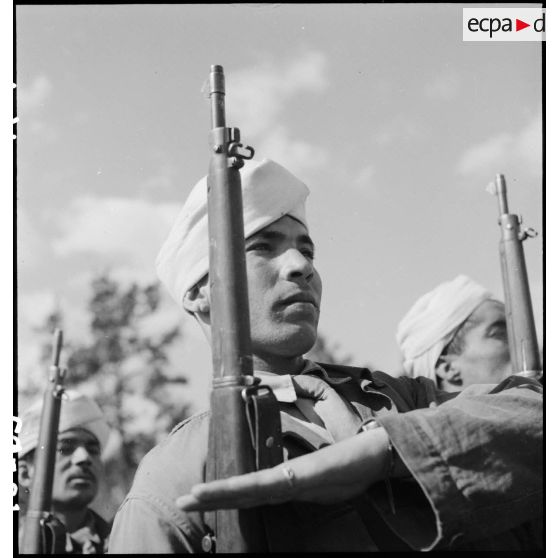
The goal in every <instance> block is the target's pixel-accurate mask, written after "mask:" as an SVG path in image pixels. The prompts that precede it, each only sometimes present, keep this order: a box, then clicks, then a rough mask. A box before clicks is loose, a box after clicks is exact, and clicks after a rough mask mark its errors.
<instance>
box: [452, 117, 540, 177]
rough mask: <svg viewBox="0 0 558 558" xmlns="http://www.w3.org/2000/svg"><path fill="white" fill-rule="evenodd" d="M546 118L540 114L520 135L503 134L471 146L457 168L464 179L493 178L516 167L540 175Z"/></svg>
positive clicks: (519, 132)
mask: <svg viewBox="0 0 558 558" xmlns="http://www.w3.org/2000/svg"><path fill="white" fill-rule="evenodd" d="M541 138H542V118H541V115H540V113H539V114H537V115H536V116H535V117H534V118H532V119H531V120H530V121H529V122H527V124H526V125H525V126H524V127H523V128H522V129H520V130H519V131H518V132H517V133H516V134H512V133H509V132H503V133H500V134H497V135H495V136H492V137H491V138H487V139H486V140H484V141H481V142H480V143H478V144H476V145H473V146H471V147H470V148H469V149H467V150H466V151H465V153H463V155H462V156H461V158H460V160H459V161H458V164H457V172H458V174H460V175H465V176H470V175H481V174H482V175H487V174H488V175H490V174H494V172H502V171H501V170H499V169H505V168H507V167H508V166H509V165H512V164H518V163H519V164H521V165H522V166H523V168H525V169H526V170H528V171H529V172H531V173H532V174H538V173H539V172H540V170H541V161H542V139H541Z"/></svg>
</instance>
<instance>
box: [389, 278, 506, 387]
mask: <svg viewBox="0 0 558 558" xmlns="http://www.w3.org/2000/svg"><path fill="white" fill-rule="evenodd" d="M396 339H397V343H398V345H399V347H400V349H401V352H402V354H403V358H404V361H403V366H404V368H405V372H406V373H407V374H408V375H409V376H411V377H412V378H417V377H419V376H424V377H426V378H430V379H431V380H434V381H436V382H437V384H438V386H439V387H440V388H441V389H444V390H445V391H461V390H462V389H464V388H466V387H468V386H470V385H474V384H494V383H498V382H500V381H501V380H502V379H504V378H505V377H506V376H508V375H509V374H511V362H510V352H509V346H508V338H507V333H506V315H505V308H504V305H503V303H502V302H500V301H498V300H495V299H494V297H493V295H492V294H491V293H490V292H488V291H487V290H486V289H485V288H484V287H483V286H482V285H479V284H478V283H476V282H475V281H473V280H472V279H470V278H469V277H466V276H465V275H458V276H457V277H456V278H455V279H453V280H452V281H446V282H444V283H442V284H441V285H438V286H437V287H436V288H435V289H433V290H432V291H430V292H428V293H426V294H425V295H423V296H421V297H420V298H419V299H418V300H417V301H416V302H415V304H414V305H413V306H412V308H411V309H410V310H409V312H408V313H407V314H406V315H405V317H404V318H403V319H402V320H401V322H400V323H399V326H398V328H397V334H396Z"/></svg>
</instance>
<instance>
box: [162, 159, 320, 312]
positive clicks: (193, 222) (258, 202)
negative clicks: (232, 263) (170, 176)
mask: <svg viewBox="0 0 558 558" xmlns="http://www.w3.org/2000/svg"><path fill="white" fill-rule="evenodd" d="M240 177H241V182H242V201H243V214H244V237H245V238H247V237H249V236H250V235H252V234H254V233H256V232H258V231H259V230H261V229H263V228H265V227H267V226H268V225H269V224H271V223H273V222H274V221H277V219H280V218H281V217H283V216H284V215H290V216H292V217H294V218H295V219H297V220H298V221H300V222H301V223H303V224H304V225H305V226H307V223H306V215H305V208H304V203H305V201H306V198H307V196H308V194H309V190H308V188H307V187H306V185H305V184H304V183H302V182H301V181H300V180H299V179H298V178H296V177H295V176H294V175H293V174H291V173H290V172H289V171H288V170H287V169H285V168H284V167H282V166H281V165H279V164H277V163H275V162H274V161H271V160H269V159H264V160H262V161H247V162H246V163H245V165H244V167H242V169H241V170H240ZM156 269H157V275H158V277H159V279H160V280H161V282H162V283H163V284H164V285H165V287H166V288H167V289H168V291H169V292H170V294H171V296H172V297H173V298H174V300H175V301H176V302H177V303H178V304H179V305H180V306H181V307H182V301H183V299H184V295H185V294H186V293H187V291H188V290H189V289H191V288H192V287H193V286H195V285H196V283H198V281H200V279H202V278H203V277H204V276H205V275H207V273H208V271H209V230H208V222H207V176H205V177H204V178H202V179H201V180H200V181H199V182H198V183H197V184H196V185H195V186H194V188H193V189H192V191H191V193H190V195H189V196H188V198H187V200H186V203H185V204H184V207H183V208H182V210H181V211H180V213H179V215H178V217H177V219H176V221H175V223H174V225H173V227H172V229H171V231H170V233H169V236H168V237H167V239H166V240H165V242H164V244H163V246H162V247H161V250H160V251H159V254H158V256H157V260H156Z"/></svg>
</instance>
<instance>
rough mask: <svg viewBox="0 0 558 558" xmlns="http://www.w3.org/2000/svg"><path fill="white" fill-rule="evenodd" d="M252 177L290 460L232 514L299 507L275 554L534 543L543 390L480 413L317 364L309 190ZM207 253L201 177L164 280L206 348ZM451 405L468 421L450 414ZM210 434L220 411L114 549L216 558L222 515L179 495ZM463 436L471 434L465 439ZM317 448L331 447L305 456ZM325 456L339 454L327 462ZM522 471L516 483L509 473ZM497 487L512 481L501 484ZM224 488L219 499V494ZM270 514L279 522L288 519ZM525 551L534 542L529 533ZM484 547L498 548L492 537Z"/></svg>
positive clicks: (251, 217) (151, 484)
mask: <svg viewBox="0 0 558 558" xmlns="http://www.w3.org/2000/svg"><path fill="white" fill-rule="evenodd" d="M240 174H241V180H242V192H243V202H244V207H243V213H244V228H245V231H244V232H245V251H246V271H247V279H248V298H249V306H250V308H249V310H250V332H251V337H252V352H253V355H252V356H253V362H254V374H255V376H257V377H259V378H260V379H261V380H262V382H263V383H265V384H267V385H268V386H269V387H270V388H271V389H272V391H273V393H274V394H275V396H276V398H277V400H278V402H279V405H280V409H281V420H282V427H283V445H284V450H285V451H286V452H287V455H288V458H289V461H287V462H286V463H285V464H284V465H279V466H277V467H274V468H272V469H268V470H266V471H260V472H259V473H254V474H253V475H247V477H248V478H246V476H243V477H238V478H237V479H236V482H238V483H239V484H240V487H241V488H242V487H244V488H243V494H242V495H241V496H240V498H236V497H235V494H236V492H235V491H236V490H237V488H238V485H237V484H235V483H233V484H232V485H231V486H229V488H232V489H233V495H232V498H231V497H230V495H227V496H226V498H225V500H226V502H225V503H224V502H222V501H221V502H219V505H220V506H222V507H237V506H239V505H241V504H242V505H243V506H250V505H258V504H262V503H264V504H266V503H269V501H270V499H272V500H273V501H274V502H276V501H282V500H285V499H292V500H302V502H300V501H297V502H293V503H292V504H291V505H290V507H289V508H288V513H290V514H292V517H293V519H294V523H295V524H296V533H295V532H294V531H289V532H284V531H282V529H283V525H282V524H281V525H279V526H278V528H277V529H271V530H269V531H267V529H266V532H267V543H268V546H269V549H270V550H271V551H285V550H290V551H299V552H304V551H307V552H321V551H329V552H335V551H337V552H351V551H361V552H374V551H378V550H410V549H415V550H429V549H432V548H436V549H438V548H446V547H448V546H452V545H453V547H459V548H462V546H459V545H460V544H461V543H460V542H459V543H456V544H454V543H455V541H463V542H466V541H470V540H475V541H476V542H479V541H480V539H486V538H490V537H492V536H493V535H495V534H498V535H499V536H500V539H501V541H504V542H505V544H506V548H507V549H512V548H518V546H519V547H520V546H521V544H523V543H522V542H521V541H522V540H524V539H520V538H518V537H519V535H518V536H515V535H513V534H512V533H510V532H509V530H510V529H511V528H512V527H517V529H518V533H521V534H523V531H524V529H523V527H521V524H523V523H525V522H527V521H528V520H530V519H531V518H532V517H533V516H536V515H537V514H539V513H540V510H539V509H538V507H537V504H538V502H539V500H540V494H541V493H542V482H541V480H540V471H539V469H538V468H537V467H536V466H535V465H534V464H533V455H536V456H538V458H540V455H539V454H540V453H541V452H540V451H539V449H536V450H535V449H533V448H540V442H539V441H538V440H539V435H540V431H541V430H542V425H538V423H537V425H535V427H534V428H533V421H535V422H537V420H538V417H539V416H540V399H541V398H540V394H539V393H538V388H539V387H540V386H538V384H537V383H536V382H534V384H536V385H533V386H529V388H528V389H512V386H511V385H510V386H506V387H508V388H510V389H506V387H502V390H503V391H502V393H505V396H500V394H497V395H494V396H486V395H485V397H486V399H487V400H486V401H483V402H482V405H481V406H482V409H483V412H482V413H481V414H480V415H479V413H478V412H477V408H478V405H479V401H477V399H475V397H469V398H462V399H460V398H458V397H455V394H447V393H444V392H440V391H437V390H436V387H435V384H434V383H433V382H432V381H431V380H428V379H425V378H421V379H419V380H414V379H410V378H394V377H392V376H390V375H388V374H384V373H383V372H371V371H370V370H368V369H366V368H356V367H350V366H339V365H334V364H325V363H316V362H313V361H311V360H309V359H308V358H305V354H306V353H307V352H308V351H309V349H310V348H311V347H312V345H313V344H314V342H315V341H316V338H317V327H318V318H319V315H320V304H321V291H322V285H321V280H320V276H319V274H318V271H317V269H316V267H315V265H314V243H313V241H312V239H311V237H310V232H309V226H308V222H307V219H306V217H305V211H304V203H305V200H306V197H307V196H308V188H307V187H306V186H305V185H304V184H303V183H302V182H301V181H300V180H299V179H298V178H296V177H295V176H294V175H293V174H292V173H290V172H289V171H288V170H287V169H285V168H283V167H282V166H280V165H278V164H277V163H274V162H273V161H269V160H264V161H261V162H251V163H248V164H246V166H245V167H244V168H243V169H241V171H240ZM208 251H209V239H208V232H207V182H206V178H204V179H202V180H201V181H200V182H198V184H197V185H196V186H195V187H194V189H193V190H192V192H191V194H190V196H189V197H188V199H187V200H186V203H185V205H184V208H183V209H182V211H181V212H180V215H179V216H178V218H177V221H176V223H175V224H174V226H173V228H172V230H171V232H170V235H169V237H168V238H167V240H166V241H165V243H164V245H163V247H162V249H161V251H160V253H159V257H158V258H157V271H158V274H159V277H160V279H161V280H162V282H163V283H164V284H165V286H166V287H167V288H168V290H169V292H170V293H171V295H172V297H173V298H174V299H175V301H176V302H177V303H178V305H179V307H180V309H181V310H182V311H184V310H185V311H186V312H187V313H188V314H189V315H192V316H194V317H195V318H196V320H197V321H198V322H199V323H200V325H201V327H202V328H203V330H204V331H205V332H206V334H207V336H208V338H209V337H210V335H211V332H210V327H209V326H210V324H211V312H210V308H211V293H210V285H209V283H208V281H207V274H208V269H209V264H208ZM521 381H522V382H525V383H528V380H521ZM531 387H532V388H533V389H531ZM458 399H459V401H458ZM522 399H523V400H525V401H523V403H522V402H521V400H522ZM444 401H447V403H444V404H442V403H443V402H444ZM453 402H455V407H457V409H455V408H454V407H451V408H450V407H448V405H449V404H450V403H453ZM431 403H439V406H438V407H437V408H434V407H430V404H431ZM502 405H504V406H509V407H512V408H513V410H514V413H515V414H516V415H517V419H516V421H515V422H514V423H510V422H509V421H507V422H506V424H505V425H502V424H501V421H500V419H498V420H497V421H495V419H494V415H493V413H491V412H490V411H489V410H490V409H492V408H493V407H496V408H499V407H500V406H502ZM487 409H488V410H487ZM518 409H520V411H519V412H517V411H518ZM495 422H496V423H497V424H495ZM208 424H209V412H205V413H200V414H198V415H195V416H193V417H190V418H188V419H187V420H185V421H184V422H182V423H181V424H179V425H178V426H177V427H176V428H175V429H174V430H173V431H172V432H171V434H170V435H169V437H168V438H167V439H166V440H165V441H164V442H162V443H161V444H159V445H158V446H157V447H155V448H154V449H153V450H152V451H151V452H150V453H149V454H147V455H146V456H145V457H144V459H143V460H142V462H141V464H140V466H139V468H138V471H137V473H136V477H135V479H134V483H133V486H132V488H131V490H130V492H129V494H128V495H127V497H126V499H125V500H124V502H123V503H122V505H121V507H120V509H119V510H118V512H117V514H116V517H115V520H114V527H113V530H112V532H111V536H110V542H109V552H110V553H126V554H134V553H160V554H173V553H174V554H183V553H185V552H203V551H204V549H205V550H206V551H207V550H208V543H210V542H211V538H210V535H211V532H210V530H209V526H208V522H209V519H208V518H207V516H204V514H202V513H198V512H196V511H195V509H196V507H195V506H197V505H199V504H200V502H199V501H197V500H196V498H194V502H192V500H191V499H189V498H190V496H186V499H185V500H184V499H180V498H179V497H183V496H185V495H188V494H189V493H190V491H191V490H192V488H193V487H195V485H196V484H197V483H200V482H203V480H204V478H205V470H206V465H207V464H206V458H207V445H208ZM293 424H294V425H296V428H294V427H292V425H293ZM448 425H450V426H448ZM512 425H513V428H512ZM455 431H459V432H461V433H462V436H461V438H460V439H459V440H456V436H455V434H454V432H455ZM293 432H294V433H295V434H296V436H293V435H292V433H293ZM480 438H483V441H484V443H485V444H486V445H487V447H488V448H489V449H491V448H493V447H494V448H499V451H498V452H496V453H495V454H494V455H493V456H492V455H491V464H490V466H488V465H487V464H486V460H485V459H484V457H483V454H482V452H480V453H479V450H478V440H479V439H480ZM531 438H532V439H531ZM512 439H514V440H518V439H519V440H522V442H521V443H524V444H526V445H528V446H529V455H525V454H523V453H522V452H517V451H515V449H514V451H513V453H511V454H510V452H512V447H511V445H510V444H509V441H510V440H512ZM514 443H515V442H514ZM319 445H329V446H330V447H327V448H325V450H320V451H317V452H314V453H311V454H309V455H304V456H303V457H300V458H297V457H296V456H297V455H301V454H302V453H307V452H308V451H311V450H313V449H316V447H318V446H319ZM326 450H332V451H329V452H326V453H321V452H325V451H326ZM332 452H333V453H332ZM320 453H321V455H319V454H320ZM293 458H294V459H293ZM307 458H308V459H309V460H308V459H307ZM299 459H302V461H299ZM479 459H481V460H482V462H479ZM526 461H528V462H529V464H528V465H527V466H525V463H524V462H526ZM510 467H513V468H514V472H513V474H510V475H508V474H506V473H507V471H508V469H509V468H510ZM515 469H517V471H515ZM502 471H504V473H502ZM254 475H255V476H254ZM453 476H455V480H453ZM386 478H389V479H390V480H391V482H394V483H398V482H399V481H401V485H399V486H398V488H399V489H400V490H395V489H394V491H393V492H391V491H390V490H386V485H384V483H383V482H378V481H383V480H385V479H386ZM413 478H414V480H413ZM500 478H506V479H510V478H513V482H511V486H510V485H508V486H506V487H503V486H502V485H501V482H500V481H499V480H498V479H500ZM250 479H254V482H253V483H251V482H250ZM440 479H443V482H440ZM225 484H226V485H227V486H228V482H227V481H225ZM387 486H391V484H389V483H388V485H387ZM218 487H219V488H218V490H217V491H218V492H220V493H222V484H219V483H218ZM299 487H300V490H299ZM225 488H226V487H225ZM462 490H466V494H464V493H462ZM225 492H226V490H225ZM197 494H199V493H197ZM368 496H372V498H368ZM401 497H402V499H400V498H401ZM326 502H327V505H323V504H324V503H326ZM372 502H374V504H372ZM487 503H489V505H490V506H491V507H490V510H492V509H494V507H493V506H494V505H496V506H501V507H505V509H506V514H504V515H502V514H498V515H497V520H498V521H495V522H490V521H488V522H487V521H486V517H487V515H486V514H488V513H489V510H488V507H487V506H488V504H487ZM204 505H205V503H202V505H201V506H200V508H199V509H200V510H203V509H204V507H203V506H204ZM464 505H465V506H466V508H467V509H465V508H464V507H463V506H464ZM192 506H193V507H192ZM193 510H194V511H193ZM393 510H397V513H394V512H393ZM262 513H264V514H267V512H265V511H263V512H262ZM493 515H494V514H491V517H492V516H493ZM265 517H266V521H267V522H268V523H267V525H270V524H271V523H272V522H273V521H275V520H274V518H273V516H271V517H270V516H268V515H265ZM465 518H466V519H465ZM478 518H480V520H478ZM477 520H478V521H477ZM386 524H387V525H386ZM525 528H527V526H526V527H525ZM217 536H219V534H217ZM525 540H527V541H528V544H529V545H531V543H532V540H531V538H529V536H528V537H527V539H525ZM510 541H511V542H510ZM479 544H480V545H481V546H480V548H490V549H493V548H495V547H496V548H499V546H498V545H497V544H495V543H494V541H493V540H490V541H485V542H483V543H480V542H479ZM529 548H533V547H532V546H530V547H529Z"/></svg>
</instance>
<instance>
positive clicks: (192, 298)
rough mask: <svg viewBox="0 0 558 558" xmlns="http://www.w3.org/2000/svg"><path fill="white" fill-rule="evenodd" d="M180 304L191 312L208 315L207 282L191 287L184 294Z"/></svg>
mask: <svg viewBox="0 0 558 558" xmlns="http://www.w3.org/2000/svg"><path fill="white" fill-rule="evenodd" d="M182 304H183V305H184V309H185V310H186V311H187V312H190V313H191V314H201V315H209V282H208V281H205V282H204V283H202V284H199V283H198V284H197V285H196V286H194V287H192V288H191V289H190V290H189V291H188V292H187V293H186V295H185V296H184V300H183V301H182Z"/></svg>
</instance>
